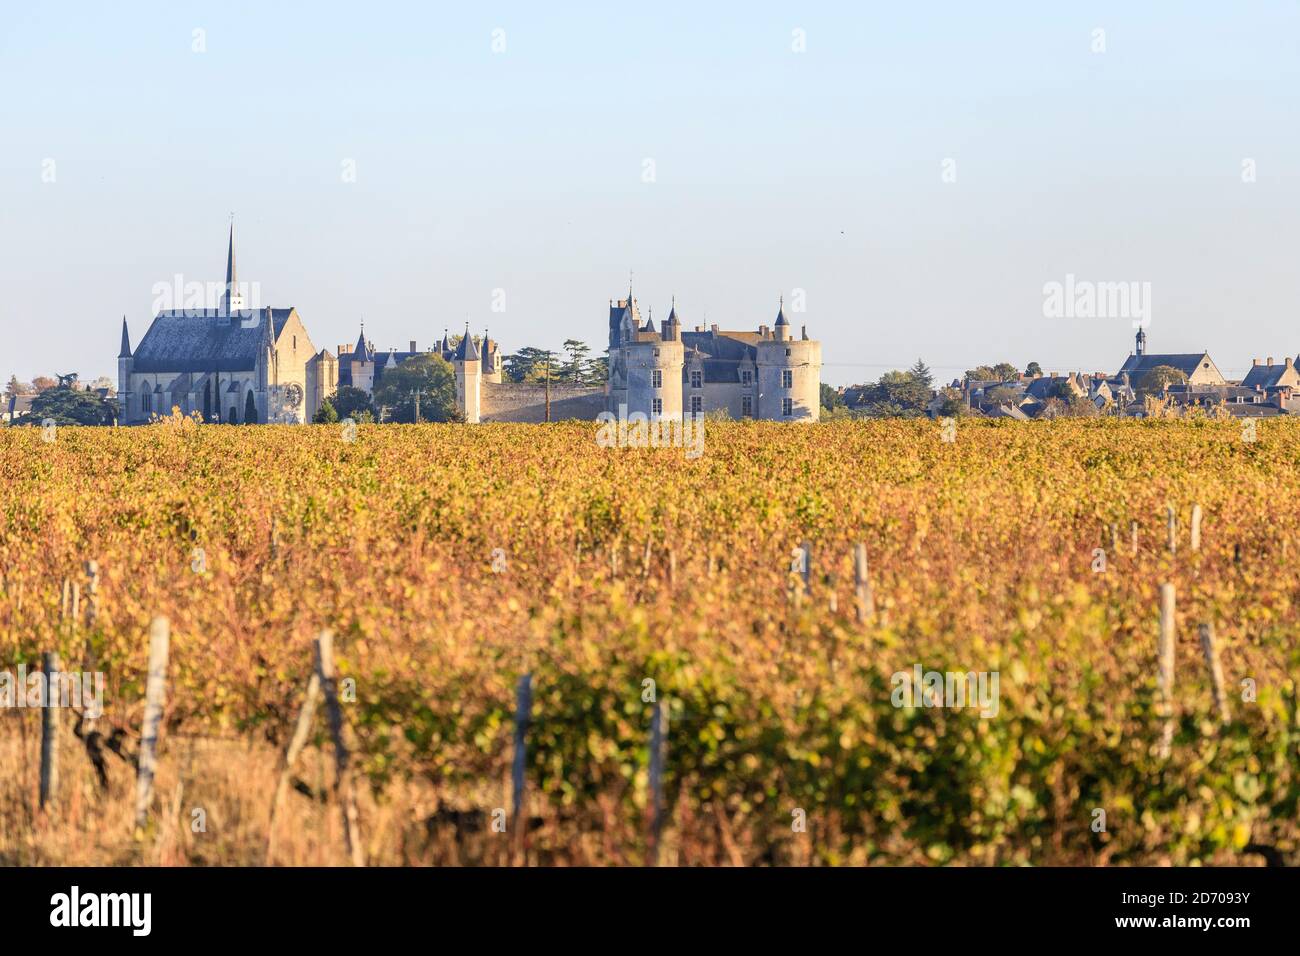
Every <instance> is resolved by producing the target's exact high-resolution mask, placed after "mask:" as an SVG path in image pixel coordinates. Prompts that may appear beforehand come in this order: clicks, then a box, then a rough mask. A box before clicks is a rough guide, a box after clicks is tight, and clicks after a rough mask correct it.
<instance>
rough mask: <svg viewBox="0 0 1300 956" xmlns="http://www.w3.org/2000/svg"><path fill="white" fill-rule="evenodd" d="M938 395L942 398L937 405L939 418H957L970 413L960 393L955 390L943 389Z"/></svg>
mask: <svg viewBox="0 0 1300 956" xmlns="http://www.w3.org/2000/svg"><path fill="white" fill-rule="evenodd" d="M939 394H940V395H941V396H942V397H943V401H941V402H940V403H939V409H938V411H939V415H940V416H941V417H943V418H957V417H958V416H960V415H965V414H966V413H967V412H968V411H970V409H969V408H967V406H966V403H965V402H964V401H963V400H962V397H961V392H959V391H957V390H956V389H955V388H945V389H943V390H942V391H941V392H940V393H939Z"/></svg>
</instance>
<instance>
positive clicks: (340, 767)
mask: <svg viewBox="0 0 1300 956" xmlns="http://www.w3.org/2000/svg"><path fill="white" fill-rule="evenodd" d="M316 673H317V675H318V676H319V677H320V685H321V690H322V691H323V692H324V694H325V709H326V712H327V714H328V716H329V724H330V737H332V738H333V740H334V765H335V773H334V790H335V792H336V793H337V794H338V795H339V797H340V802H341V803H342V806H343V839H344V842H346V844H347V850H348V857H349V859H351V860H352V865H353V866H365V865H366V855H365V848H364V847H363V846H362V845H361V820H360V815H359V814H358V813H357V801H356V795H355V794H354V793H353V791H352V773H351V771H350V770H349V769H348V760H349V755H348V747H347V742H346V741H345V740H344V739H343V711H342V709H341V708H340V707H339V693H338V681H337V680H336V679H335V676H334V632H333V631H330V630H328V629H327V630H324V631H321V632H320V635H319V636H318V637H317V638H316Z"/></svg>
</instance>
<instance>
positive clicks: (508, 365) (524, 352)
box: [502, 345, 555, 382]
mask: <svg viewBox="0 0 1300 956" xmlns="http://www.w3.org/2000/svg"><path fill="white" fill-rule="evenodd" d="M549 354H550V353H548V352H547V351H546V349H538V348H533V347H532V346H531V345H529V346H525V347H524V348H522V349H520V350H519V351H518V352H515V353H514V354H513V355H507V356H506V357H505V359H504V360H503V362H502V364H503V366H504V369H505V377H506V378H508V379H509V380H510V381H512V382H540V381H541V380H542V379H544V378H545V377H546V363H547V357H548V355H549ZM551 375H552V377H554V375H555V369H554V366H552V368H551Z"/></svg>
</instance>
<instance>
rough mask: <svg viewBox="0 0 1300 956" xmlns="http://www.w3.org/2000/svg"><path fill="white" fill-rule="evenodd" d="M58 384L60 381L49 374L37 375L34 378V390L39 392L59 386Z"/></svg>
mask: <svg viewBox="0 0 1300 956" xmlns="http://www.w3.org/2000/svg"><path fill="white" fill-rule="evenodd" d="M58 384H59V383H58V381H57V380H56V379H52V378H50V377H49V376H48V375H37V376H36V377H35V378H34V379H32V391H33V392H36V393H38V394H39V393H40V392H44V391H46V390H47V389H51V388H55V387H57V386H58Z"/></svg>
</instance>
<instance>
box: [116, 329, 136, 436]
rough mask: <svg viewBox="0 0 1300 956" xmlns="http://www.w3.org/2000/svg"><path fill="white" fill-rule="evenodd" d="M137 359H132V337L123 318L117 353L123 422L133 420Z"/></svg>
mask: <svg viewBox="0 0 1300 956" xmlns="http://www.w3.org/2000/svg"><path fill="white" fill-rule="evenodd" d="M134 367H135V359H134V358H132V357H131V335H130V333H129V332H128V331H127V329H126V316H125V315H124V316H122V347H121V348H120V349H119V350H118V352H117V401H118V405H119V408H120V410H119V412H118V418H119V420H121V421H123V422H127V421H130V419H131V370H132V369H133V368H134Z"/></svg>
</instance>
